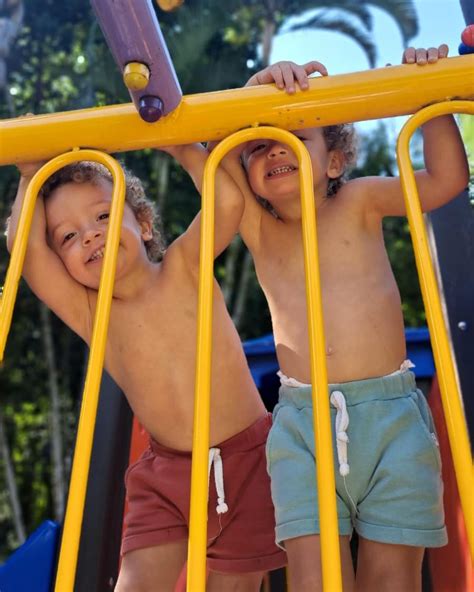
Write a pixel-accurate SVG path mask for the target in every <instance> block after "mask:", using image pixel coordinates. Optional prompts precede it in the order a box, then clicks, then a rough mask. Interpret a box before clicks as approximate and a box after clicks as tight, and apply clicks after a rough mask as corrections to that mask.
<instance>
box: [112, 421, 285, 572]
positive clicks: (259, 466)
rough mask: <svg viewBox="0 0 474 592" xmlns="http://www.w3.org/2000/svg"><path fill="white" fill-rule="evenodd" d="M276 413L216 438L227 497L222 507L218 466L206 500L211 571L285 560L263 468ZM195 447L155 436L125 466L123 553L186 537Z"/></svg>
mask: <svg viewBox="0 0 474 592" xmlns="http://www.w3.org/2000/svg"><path fill="white" fill-rule="evenodd" d="M271 421H272V419H271V414H267V415H265V416H263V417H262V418H260V419H259V420H257V421H256V422H255V423H254V424H252V425H251V426H250V427H248V428H247V429H246V430H244V431H243V432H240V433H239V434H236V435H235V436H233V437H232V438H229V439H228V440H226V441H225V442H223V443H222V444H220V445H219V446H218V448H219V449H220V455H221V458H222V469H223V484H224V491H225V503H226V504H227V507H228V511H227V512H225V513H222V514H218V513H217V511H216V507H217V505H218V501H217V493H216V485H215V479H214V472H215V467H216V465H215V464H214V470H211V475H210V482H209V505H208V512H209V514H208V516H209V517H208V530H207V538H208V547H207V556H208V567H209V569H211V570H213V571H219V572H227V573H246V572H255V571H269V570H272V569H276V568H278V567H282V566H283V565H285V564H286V554H285V552H284V551H282V550H281V549H279V548H278V547H277V546H276V544H275V516H274V510H273V504H272V501H271V497H270V479H269V477H268V474H267V470H266V458H265V442H266V439H267V435H268V432H269V430H270V427H271ZM190 477H191V453H190V452H181V451H176V450H171V449H170V448H166V447H165V446H162V445H161V444H158V443H157V442H155V441H154V440H151V442H150V447H149V448H148V450H146V451H145V452H144V453H143V454H142V456H141V457H140V459H139V460H138V461H137V462H136V463H134V464H133V465H131V466H130V467H129V469H128V470H127V473H126V474H125V485H126V488H127V501H128V512H127V515H126V517H125V531H124V535H123V540H122V551H121V552H122V554H125V553H128V552H129V551H133V550H135V549H142V548H145V547H153V546H155V545H163V544H166V543H172V542H176V541H180V540H185V539H187V537H188V526H189V491H190Z"/></svg>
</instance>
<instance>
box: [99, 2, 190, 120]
mask: <svg viewBox="0 0 474 592" xmlns="http://www.w3.org/2000/svg"><path fill="white" fill-rule="evenodd" d="M91 4H92V7H93V8H94V11H95V13H96V15H97V19H98V21H99V23H100V25H101V27H102V31H103V33H104V36H105V38H106V40H107V44H108V46H109V48H110V51H111V52H112V54H113V56H114V58H115V61H116V62H117V64H118V66H119V68H120V69H121V71H122V72H123V80H124V83H125V86H126V87H127V88H128V89H129V90H130V94H131V96H132V100H133V102H134V104H135V107H136V109H137V111H138V113H139V114H140V117H141V118H142V119H143V120H144V121H146V122H148V123H152V122H154V121H158V119H160V117H162V116H163V115H167V114H168V113H170V112H171V111H173V110H174V109H176V107H177V106H178V104H179V102H180V100H181V95H182V93H181V88H180V86H179V82H178V78H177V77H176V72H175V70H174V66H173V63H172V61H171V58H170V55H169V53H168V49H167V47H166V44H165V41H164V39H163V35H162V34H161V29H160V27H159V25H158V20H157V18H156V14H155V11H154V10H153V6H152V5H151V2H129V1H128V0H116V1H115V2H109V1H108V0H91Z"/></svg>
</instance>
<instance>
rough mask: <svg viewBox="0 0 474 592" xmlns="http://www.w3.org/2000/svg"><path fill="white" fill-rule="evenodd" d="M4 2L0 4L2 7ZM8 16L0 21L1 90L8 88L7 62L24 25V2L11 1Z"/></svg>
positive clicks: (18, 0)
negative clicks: (12, 46) (13, 44)
mask: <svg viewBox="0 0 474 592" xmlns="http://www.w3.org/2000/svg"><path fill="white" fill-rule="evenodd" d="M2 5H3V2H0V7H2ZM7 10H8V16H7V17H3V18H2V19H0V90H2V89H4V88H6V86H7V64H6V60H7V57H8V54H9V53H10V48H11V45H12V43H13V41H14V39H15V37H16V36H17V34H18V31H19V30H20V27H21V25H22V23H23V16H24V10H23V2H22V0H10V2H9V3H8V6H7Z"/></svg>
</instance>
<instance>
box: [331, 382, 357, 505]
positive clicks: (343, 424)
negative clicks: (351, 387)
mask: <svg viewBox="0 0 474 592" xmlns="http://www.w3.org/2000/svg"><path fill="white" fill-rule="evenodd" d="M330 401H331V405H332V406H333V407H335V408H336V421H335V422H334V423H335V431H336V448H337V460H338V463H339V474H340V475H341V476H342V479H343V481H344V487H345V489H346V493H347V496H348V498H349V499H350V501H351V504H352V507H353V508H354V512H355V513H356V514H357V506H356V504H355V502H354V500H353V499H352V496H351V494H350V493H349V489H348V488H347V483H346V475H348V474H349V472H350V467H349V463H348V462H347V444H348V443H349V436H348V435H347V428H348V427H349V413H348V412H347V405H346V399H345V397H344V395H343V394H342V393H341V391H333V392H332V393H331V398H330Z"/></svg>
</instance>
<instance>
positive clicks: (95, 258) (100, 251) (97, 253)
mask: <svg viewBox="0 0 474 592" xmlns="http://www.w3.org/2000/svg"><path fill="white" fill-rule="evenodd" d="M104 252H105V247H100V249H97V250H95V251H94V252H93V253H92V255H91V256H90V257H89V259H88V260H87V263H92V262H94V261H99V259H103V257H104Z"/></svg>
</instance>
